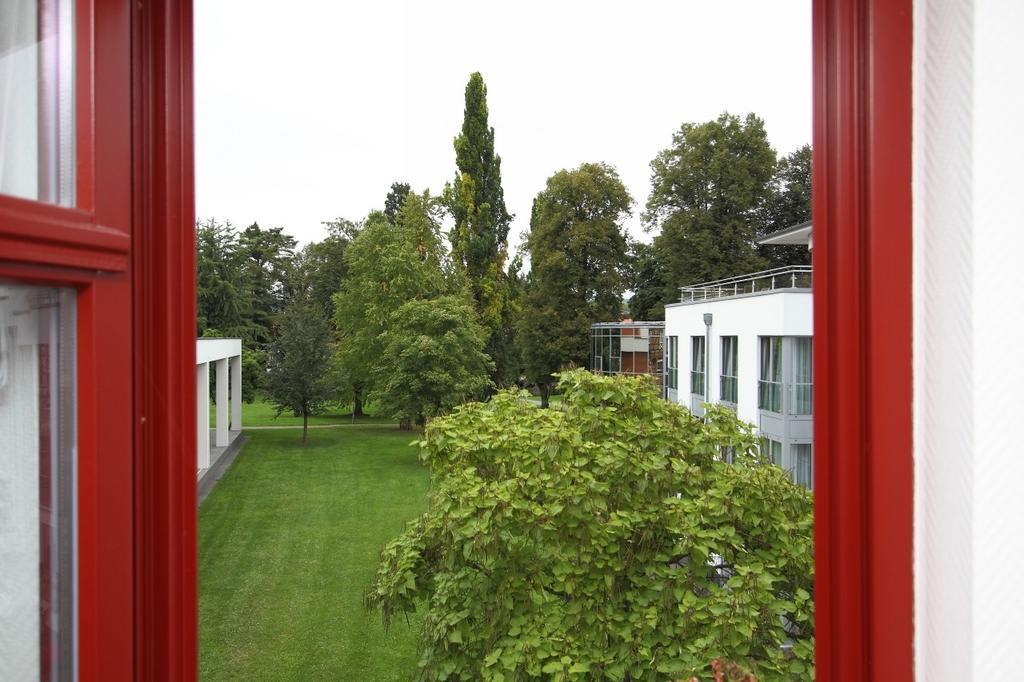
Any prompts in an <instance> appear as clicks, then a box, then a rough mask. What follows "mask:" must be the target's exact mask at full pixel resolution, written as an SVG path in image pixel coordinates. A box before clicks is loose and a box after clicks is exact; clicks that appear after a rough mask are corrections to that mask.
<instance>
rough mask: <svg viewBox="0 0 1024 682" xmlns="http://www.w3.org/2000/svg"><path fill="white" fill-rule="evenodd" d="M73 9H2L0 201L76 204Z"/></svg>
mask: <svg viewBox="0 0 1024 682" xmlns="http://www.w3.org/2000/svg"><path fill="white" fill-rule="evenodd" d="M73 7H74V2H73V0H4V1H3V2H0V193H3V194H11V195H14V196H17V197H23V198H26V199H36V200H40V201H48V202H51V203H58V204H63V205H66V206H70V205H72V204H73V203H74V200H75V193H74V167H75V158H74V87H73V86H74V68H73V51H74V43H73V38H74V21H73Z"/></svg>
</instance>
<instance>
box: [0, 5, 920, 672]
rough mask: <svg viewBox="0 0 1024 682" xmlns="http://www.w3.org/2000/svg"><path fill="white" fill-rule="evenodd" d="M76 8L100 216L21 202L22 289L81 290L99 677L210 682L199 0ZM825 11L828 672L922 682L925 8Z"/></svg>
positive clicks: (16, 234) (822, 296)
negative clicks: (199, 240) (197, 247)
mask: <svg viewBox="0 0 1024 682" xmlns="http://www.w3.org/2000/svg"><path fill="white" fill-rule="evenodd" d="M76 1H77V7H78V17H79V36H78V37H79V42H78V47H77V49H76V56H77V60H78V67H79V68H78V76H77V78H78V80H77V86H78V92H79V95H78V100H77V104H76V111H77V116H78V125H79V127H78V135H79V139H78V149H77V154H78V175H77V189H78V195H79V200H78V207H77V208H73V209H69V208H60V207H55V206H50V205H45V204H40V203H38V202H30V201H24V200H20V199H13V198H10V197H0V277H5V278H13V279H18V280H21V281H26V282H32V283H42V284H54V285H61V286H73V287H75V288H77V289H78V291H79V298H78V319H79V322H78V342H79V346H78V367H79V394H78V410H79V425H80V426H79V457H80V469H79V486H80V507H79V523H80V532H79V543H80V546H79V565H80V582H79V594H80V597H79V598H80V603H79V613H80V617H79V626H78V627H79V651H80V653H79V664H80V672H81V678H82V679H83V680H118V679H129V678H132V677H137V678H138V679H146V680H161V679H167V680H170V679H174V680H193V679H195V677H196V673H197V671H196V654H197V649H196V630H197V623H196V556H195V552H196V549H195V525H196V509H195V464H194V461H195V445H194V439H193V438H192V437H191V433H192V432H193V429H194V428H195V423H194V420H195V413H194V409H193V405H192V402H191V401H192V400H193V399H194V395H193V393H194V392H193V391H192V385H191V384H192V381H193V379H194V369H193V366H194V360H195V358H194V352H195V350H194V348H195V347H194V333H195V327H194V318H195V300H194V251H193V250H194V235H193V229H192V226H193V224H194V209H193V191H194V190H193V182H194V181H193V170H192V167H193V162H192V99H191V98H192V61H191V60H192V58H191V53H192V45H191V40H192V26H191V3H190V2H189V1H188V0H182V1H181V2H175V1H174V0H150V1H149V2H145V3H132V2H129V1H128V0H120V1H117V2H101V1H100V0H93V1H91V0H76ZM813 13H814V17H813V31H814V35H813V49H814V187H815V192H814V207H813V215H814V222H815V225H816V226H817V229H816V234H815V273H814V278H815V281H814V287H815V336H816V341H815V344H814V353H815V363H814V364H815V375H816V376H815V383H816V385H817V387H818V390H816V391H815V393H816V396H815V421H816V424H815V430H816V438H815V456H816V466H815V469H816V471H815V490H816V494H815V496H816V499H815V513H816V548H815V553H816V555H815V558H816V565H817V569H816V585H817V588H816V599H817V628H816V633H817V659H818V661H817V662H818V669H817V672H818V679H822V680H854V679H880V680H881V679H912V675H913V648H912V638H913V624H912V623H913V621H912V611H913V597H912V594H913V579H912V575H913V574H912V565H913V560H912V519H913V512H912V499H913V488H912V485H913V482H912V460H911V449H912V423H911V419H912V415H911V397H912V396H911V341H912V338H911V314H912V310H911V274H910V273H911V225H910V219H911V191H910V178H911V115H910V106H911V99H910V98H911V39H912V24H911V15H912V3H911V1H910V0H814V4H813ZM128 131H130V135H129V134H128ZM94 150H99V151H101V152H102V153H94ZM126 396H131V400H125V399H124V397H126Z"/></svg>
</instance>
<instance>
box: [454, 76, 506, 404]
mask: <svg viewBox="0 0 1024 682" xmlns="http://www.w3.org/2000/svg"><path fill="white" fill-rule="evenodd" d="M455 163H456V165H457V166H458V172H457V173H456V174H455V183H454V185H449V187H448V188H447V192H446V194H447V198H448V204H449V206H450V208H451V212H452V215H453V217H454V218H455V227H454V228H453V229H452V232H451V236H450V238H451V243H452V257H453V260H454V261H455V263H456V265H457V266H459V267H461V269H462V270H463V272H464V273H465V277H466V282H467V285H468V287H469V291H470V293H471V294H472V296H473V302H474V305H475V307H476V310H477V312H478V313H479V315H480V321H481V322H482V323H483V325H484V327H485V329H486V330H487V333H488V337H489V340H488V344H487V353H488V354H489V355H490V356H491V357H492V358H493V359H494V361H495V363H496V370H495V371H496V375H495V379H496V381H497V383H499V384H501V383H506V382H507V381H509V380H511V379H514V378H515V377H512V376H510V375H511V374H512V373H514V368H512V367H510V366H509V363H507V362H503V358H505V357H506V356H507V355H508V354H507V353H506V352H505V351H506V349H505V348H504V345H505V343H506V342H507V341H508V335H507V334H506V333H504V331H506V330H508V329H509V328H510V327H511V321H510V319H509V318H510V311H509V310H508V291H507V282H506V281H505V267H504V266H505V259H506V257H507V255H508V230H509V225H510V224H511V222H512V215H511V214H509V212H508V210H507V209H506V208H505V193H504V190H503V189H502V187H501V157H500V156H498V155H497V154H495V153H494V128H492V127H490V126H489V124H488V120H487V86H486V85H484V79H483V77H482V76H481V75H480V74H479V73H474V74H472V75H471V76H470V77H469V83H468V84H467V85H466V104H465V110H464V114H463V120H462V132H461V133H460V134H459V136H458V137H456V138H455Z"/></svg>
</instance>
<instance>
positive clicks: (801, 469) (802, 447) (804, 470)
mask: <svg viewBox="0 0 1024 682" xmlns="http://www.w3.org/2000/svg"><path fill="white" fill-rule="evenodd" d="M790 447H791V448H792V450H793V460H794V462H795V464H796V466H795V467H794V470H793V480H794V481H795V482H796V483H798V484H800V485H802V486H803V487H805V488H807V489H808V490H813V489H814V459H813V456H812V454H811V444H810V443H794V444H793V445H791V446H790Z"/></svg>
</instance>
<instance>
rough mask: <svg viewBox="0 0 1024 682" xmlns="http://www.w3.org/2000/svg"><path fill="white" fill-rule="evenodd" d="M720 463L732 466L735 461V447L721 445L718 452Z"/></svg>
mask: <svg viewBox="0 0 1024 682" xmlns="http://www.w3.org/2000/svg"><path fill="white" fill-rule="evenodd" d="M719 452H720V454H721V456H722V461H723V462H725V463H726V464H732V463H733V462H735V461H736V446H735V445H723V446H722V447H721V448H720V450H719Z"/></svg>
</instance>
